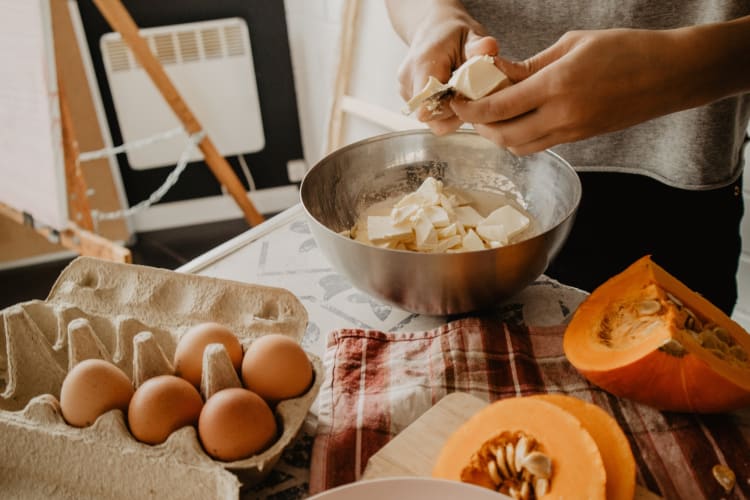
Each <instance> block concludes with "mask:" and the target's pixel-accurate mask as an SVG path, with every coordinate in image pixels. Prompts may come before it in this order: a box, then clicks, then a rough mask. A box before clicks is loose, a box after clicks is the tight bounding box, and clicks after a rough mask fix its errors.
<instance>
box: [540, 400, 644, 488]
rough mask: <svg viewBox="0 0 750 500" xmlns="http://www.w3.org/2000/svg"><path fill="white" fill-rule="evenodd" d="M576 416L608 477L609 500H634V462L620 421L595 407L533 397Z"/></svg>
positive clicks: (580, 403) (573, 401)
mask: <svg viewBox="0 0 750 500" xmlns="http://www.w3.org/2000/svg"><path fill="white" fill-rule="evenodd" d="M532 397H534V398H539V399H541V400H543V401H548V402H550V403H552V404H555V405H557V406H559V407H560V408H562V409H563V410H565V411H567V412H568V413H571V414H572V415H573V416H575V417H576V418H577V419H578V420H579V421H580V422H581V423H582V424H583V426H584V427H585V428H586V430H587V431H588V432H589V434H591V437H592V438H594V441H595V442H596V446H597V447H598V448H599V452H600V453H601V455H602V461H603V462H604V469H605V471H606V473H607V500H632V499H633V496H634V495H635V475H636V469H635V458H634V457H633V452H632V450H631V449H630V443H628V438H627V437H625V433H623V432H622V429H621V428H620V426H619V425H618V424H617V421H616V420H615V419H614V418H613V417H612V416H611V415H610V414H609V413H607V412H606V411H604V410H603V409H601V408H599V407H598V406H597V405H595V404H593V403H588V402H586V401H583V400H581V399H578V398H574V397H571V396H564V395H562V394H540V395H538V396H532Z"/></svg>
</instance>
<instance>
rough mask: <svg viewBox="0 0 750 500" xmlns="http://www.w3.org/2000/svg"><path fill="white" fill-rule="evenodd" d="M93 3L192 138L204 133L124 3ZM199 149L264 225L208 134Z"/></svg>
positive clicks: (249, 215)
mask: <svg viewBox="0 0 750 500" xmlns="http://www.w3.org/2000/svg"><path fill="white" fill-rule="evenodd" d="M93 2H94V5H96V7H97V8H98V9H99V12H101V13H102V15H103V16H104V18H105V19H106V20H107V22H108V23H109V25H110V26H111V27H112V29H114V30H115V31H117V32H118V33H120V36H122V39H123V40H124V41H125V43H126V44H127V45H128V47H130V50H131V51H132V52H133V55H134V56H135V58H136V59H137V60H138V62H139V63H140V65H141V66H142V67H143V69H144V70H145V71H146V73H148V75H149V76H150V77H151V81H152V82H153V83H154V85H156V88H157V89H158V90H159V92H161V94H162V96H164V99H165V100H166V101H167V104H169V106H170V107H171V108H172V111H174V113H175V114H176V115H177V118H179V120H180V121H181V122H182V125H183V126H184V127H185V131H186V132H187V133H188V135H192V134H196V133H198V132H201V131H202V130H203V127H202V126H201V124H200V123H199V122H198V119H197V118H196V117H195V115H194V114H193V112H192V111H191V110H190V108H189V107H188V105H187V103H186V102H185V101H184V100H183V99H182V97H181V96H180V93H179V92H178V91H177V88H176V87H175V86H174V84H173V83H172V81H171V80H170V79H169V76H168V75H167V73H166V72H165V71H164V68H163V67H162V65H161V64H160V63H159V61H158V60H157V59H156V57H155V56H154V55H153V54H152V53H151V49H149V47H148V44H147V42H146V40H145V39H144V38H143V37H141V35H140V33H139V32H138V26H137V25H136V24H135V21H133V18H132V17H131V16H130V13H129V12H128V11H127V9H126V8H125V6H124V5H123V4H122V2H121V1H120V0H93ZM198 148H199V149H200V150H201V152H202V153H203V156H204V158H205V161H206V165H208V167H209V168H210V169H211V172H213V174H214V176H215V177H216V179H217V180H218V181H219V182H220V183H221V184H222V185H223V186H225V187H226V188H227V191H229V194H231V195H232V198H234V201H235V202H236V203H237V205H238V206H239V207H240V209H241V210H242V212H243V214H244V216H245V219H246V220H247V221H248V222H249V223H250V224H251V225H254V226H255V225H258V224H260V223H261V222H263V216H262V215H261V214H260V213H259V212H258V210H256V208H255V206H254V205H253V203H252V202H251V201H250V199H249V198H248V197H247V193H246V192H245V188H244V186H243V185H242V183H241V182H240V180H239V179H238V178H237V176H236V175H235V173H234V171H233V170H232V167H230V166H229V163H228V162H227V160H226V158H224V157H223V156H221V154H219V151H218V150H217V149H216V146H214V143H213V141H212V140H211V139H210V138H209V137H208V135H206V136H205V137H204V138H203V140H201V141H200V143H198Z"/></svg>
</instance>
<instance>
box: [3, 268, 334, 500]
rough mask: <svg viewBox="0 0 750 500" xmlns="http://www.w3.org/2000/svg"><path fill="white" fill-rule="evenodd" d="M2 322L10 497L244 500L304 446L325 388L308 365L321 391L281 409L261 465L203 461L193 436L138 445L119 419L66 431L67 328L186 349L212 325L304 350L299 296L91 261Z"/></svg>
mask: <svg viewBox="0 0 750 500" xmlns="http://www.w3.org/2000/svg"><path fill="white" fill-rule="evenodd" d="M0 316H1V318H0V442H3V447H4V450H5V451H4V453H3V454H1V455H0V484H2V485H3V488H2V489H3V491H4V494H5V493H8V494H10V496H11V497H14V496H17V497H23V498H50V497H55V498H141V497H152V496H153V497H159V498H190V497H194V498H220V499H230V498H239V496H240V491H241V490H240V488H241V485H243V484H244V485H252V484H255V483H257V482H259V481H261V480H262V479H263V478H265V477H266V476H267V475H268V473H269V472H270V470H271V469H272V468H273V467H274V465H275V464H276V462H277V461H278V460H279V458H280V457H281V454H282V452H283V450H284V448H285V447H286V446H287V445H288V444H289V443H290V442H291V441H292V440H293V439H294V437H295V436H296V435H297V433H298V432H299V429H300V428H301V426H302V423H303V422H304V420H305V417H306V415H307V412H308V410H309V408H310V406H311V405H312V403H313V401H314V399H315V397H316V396H317V393H318V390H319V387H320V383H321V381H322V378H323V367H322V363H321V361H320V359H318V358H317V357H316V356H314V355H312V354H310V353H308V357H309V358H310V361H311V363H312V364H313V369H314V371H315V380H314V383H313V386H312V387H311V388H310V389H309V390H308V392H307V393H305V394H303V395H302V396H300V397H298V398H293V399H290V400H287V401H282V402H281V403H279V404H278V405H277V407H276V410H275V414H276V416H277V418H278V419H279V420H280V421H281V422H282V425H283V427H282V434H281V435H280V437H279V439H277V441H276V442H275V443H274V444H273V445H272V446H271V447H270V448H269V449H267V450H265V451H264V452H262V453H260V454H258V455H255V456H253V457H249V458H247V459H243V460H238V461H235V462H219V461H215V460H212V459H211V458H210V457H209V456H208V455H206V454H205V453H204V452H203V450H202V448H201V447H200V444H199V441H198V438H197V433H196V431H195V429H194V428H193V427H185V428H182V429H180V430H178V431H176V432H174V433H173V434H172V435H171V436H170V437H169V438H168V439H167V441H166V442H165V443H162V444H161V445H157V446H150V445H145V444H143V443H139V442H137V441H136V440H135V439H134V438H133V437H132V436H131V435H130V433H129V431H128V429H127V424H126V421H125V417H124V415H123V414H122V412H120V411H119V410H115V411H111V412H108V413H107V414H105V415H102V417H100V418H99V419H98V420H97V421H96V422H95V423H94V425H93V426H91V427H87V428H83V429H78V428H75V427H71V426H69V425H67V424H66V423H65V421H64V420H63V419H62V415H61V412H60V408H59V402H58V398H59V388H60V385H61V382H62V378H63V377H64V374H65V373H66V372H67V369H66V366H67V355H66V351H67V337H66V333H67V328H66V326H67V325H66V323H68V322H69V321H71V320H72V319H74V318H90V319H91V320H92V322H93V323H92V324H94V325H95V326H96V324H97V323H96V321H99V322H101V320H102V318H107V320H108V321H110V322H111V323H112V324H113V325H116V327H115V330H116V331H117V337H118V340H117V344H118V345H119V344H120V343H121V341H122V339H121V337H122V332H123V326H122V325H125V326H126V327H127V328H129V329H130V330H133V329H134V328H139V327H140V325H149V326H151V327H155V328H158V329H159V330H160V331H161V333H162V339H163V338H164V335H166V336H167V338H168V340H174V342H176V339H177V338H179V336H180V335H181V334H183V333H184V332H185V331H186V330H187V329H188V328H189V327H190V326H192V325H193V324H196V323H198V322H203V321H216V322H220V323H223V324H225V325H226V326H227V327H229V328H230V329H232V330H233V331H234V332H235V333H236V334H237V335H238V337H240V340H241V342H243V344H246V345H247V344H249V343H250V342H252V339H254V338H256V337H258V336H259V335H263V334H267V333H282V334H285V335H289V336H291V337H293V338H295V339H297V340H298V341H299V340H301V338H302V335H303V334H304V332H305V328H306V326H307V311H306V310H305V308H304V306H303V305H302V304H301V303H300V302H299V299H297V297H295V296H294V295H293V294H292V293H291V292H289V291H288V290H285V289H281V288H274V287H266V286H260V285H253V284H247V283H241V282H235V281H230V280H223V279H217V278H210V277H205V276H195V275H188V274H182V273H177V272H174V271H169V270H164V269H158V268H152V267H148V266H139V265H133V264H116V263H112V262H107V261H103V260H99V259H95V258H88V257H80V258H77V259H75V260H74V261H73V262H72V263H71V264H70V265H69V266H68V267H67V268H66V269H65V270H63V272H62V273H61V274H60V276H59V278H58V279H57V281H56V282H55V284H54V285H53V287H52V289H51V291H50V293H49V295H48V297H47V299H46V300H45V301H44V302H42V301H29V302H25V303H21V304H16V305H14V306H11V307H9V308H6V309H5V310H3V311H0ZM134 318H136V319H134ZM127 328H126V329H127ZM155 331H157V330H155ZM165 332H168V333H165ZM132 333H133V332H131V335H129V336H131V337H132ZM170 335H171V336H172V337H174V338H173V339H170V338H169V336H170ZM110 340H111V339H110ZM131 340H132V339H131ZM131 356H132V350H130V351H128V350H126V353H125V356H122V355H121V356H120V358H121V359H120V362H121V363H122V362H132V357H131ZM114 357H116V356H113V358H114ZM113 361H116V360H115V359H113ZM9 408H13V409H14V410H13V411H9Z"/></svg>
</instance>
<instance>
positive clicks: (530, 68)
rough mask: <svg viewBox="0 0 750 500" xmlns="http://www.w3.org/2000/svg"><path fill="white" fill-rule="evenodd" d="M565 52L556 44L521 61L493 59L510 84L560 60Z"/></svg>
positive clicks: (561, 46)
mask: <svg viewBox="0 0 750 500" xmlns="http://www.w3.org/2000/svg"><path fill="white" fill-rule="evenodd" d="M566 52H567V48H566V47H565V46H564V45H563V44H561V43H560V42H557V43H555V44H553V45H551V46H549V47H547V48H546V49H544V50H543V51H541V52H539V53H537V54H535V55H533V56H531V57H529V58H528V59H525V60H523V61H511V60H509V59H504V58H502V57H497V58H496V59H495V64H496V65H497V67H498V68H500V71H502V72H503V73H505V74H506V75H507V76H508V78H510V80H511V81H512V82H520V81H522V80H525V79H527V78H528V77H530V76H531V75H533V74H534V73H536V72H537V71H539V70H541V69H542V68H544V67H546V66H548V65H550V64H552V63H553V62H555V61H557V60H558V59H560V58H561V57H562V56H563V55H565V53H566Z"/></svg>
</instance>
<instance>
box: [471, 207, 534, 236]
mask: <svg viewBox="0 0 750 500" xmlns="http://www.w3.org/2000/svg"><path fill="white" fill-rule="evenodd" d="M530 222H531V221H529V218H528V217H526V216H525V215H524V214H522V213H521V212H519V211H518V210H516V209H515V208H513V207H512V206H511V205H503V206H502V207H500V208H498V209H496V210H494V211H493V212H492V213H491V214H490V215H488V216H487V218H486V219H485V220H484V222H483V223H482V224H483V225H487V226H498V225H500V226H503V227H504V228H505V231H506V234H507V239H511V238H513V237H514V236H516V235H517V234H519V233H520V232H521V231H523V230H524V229H526V228H527V227H529V224H530ZM493 239H496V238H493ZM498 240H499V241H502V240H500V239H498Z"/></svg>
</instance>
